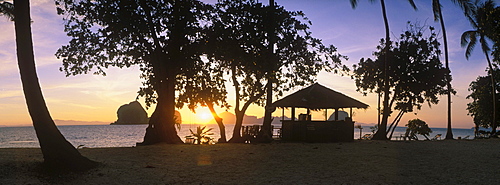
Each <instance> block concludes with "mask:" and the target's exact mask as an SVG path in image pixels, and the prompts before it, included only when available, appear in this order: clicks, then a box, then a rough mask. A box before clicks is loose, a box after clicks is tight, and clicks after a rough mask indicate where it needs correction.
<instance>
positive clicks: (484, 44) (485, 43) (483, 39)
mask: <svg viewBox="0 0 500 185" xmlns="http://www.w3.org/2000/svg"><path fill="white" fill-rule="evenodd" d="M479 43H481V49H482V50H483V53H484V54H486V55H489V53H490V51H491V48H490V45H489V44H488V41H486V37H485V36H484V35H481V37H480V38H479Z"/></svg>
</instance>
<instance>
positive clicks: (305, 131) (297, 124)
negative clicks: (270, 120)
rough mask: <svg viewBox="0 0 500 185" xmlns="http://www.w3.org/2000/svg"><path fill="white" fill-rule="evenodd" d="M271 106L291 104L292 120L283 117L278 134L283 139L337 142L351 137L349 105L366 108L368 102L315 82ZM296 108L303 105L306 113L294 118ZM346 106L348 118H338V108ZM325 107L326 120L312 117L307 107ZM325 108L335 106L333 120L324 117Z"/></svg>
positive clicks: (288, 105) (318, 108) (352, 137)
mask: <svg viewBox="0 0 500 185" xmlns="http://www.w3.org/2000/svg"><path fill="white" fill-rule="evenodd" d="M272 107H274V108H276V107H280V108H283V114H284V113H285V110H284V108H287V107H291V108H292V111H291V114H292V116H291V120H284V115H283V116H282V120H281V123H282V128H281V132H280V133H281V135H280V137H281V138H282V139H283V140H284V141H300V142H303V141H307V142H337V141H352V140H353V139H354V122H353V121H352V108H362V109H366V108H368V105H367V104H365V103H362V102H360V101H358V100H356V99H354V98H351V97H349V96H346V95H344V94H342V93H339V92H337V91H334V90H331V89H329V88H327V87H325V86H322V85H320V84H318V83H315V84H313V85H311V86H309V87H306V88H304V89H302V90H299V91H297V92H295V93H293V94H290V95H288V96H286V97H284V98H283V99H281V100H278V101H276V102H274V103H273V104H272ZM295 108H306V109H307V114H300V115H299V119H298V120H296V119H295ZM343 108H349V109H350V117H347V118H346V119H344V120H339V119H338V112H339V109H343ZM320 109H325V120H324V121H318V120H311V115H310V110H320ZM327 109H335V115H334V119H333V120H328V119H327V117H326V116H327V115H328V114H327V112H326V111H327Z"/></svg>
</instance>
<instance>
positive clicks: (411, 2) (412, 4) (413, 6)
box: [408, 0, 418, 10]
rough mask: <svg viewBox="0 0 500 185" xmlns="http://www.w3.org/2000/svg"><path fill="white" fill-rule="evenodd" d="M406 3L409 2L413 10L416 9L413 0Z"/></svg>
mask: <svg viewBox="0 0 500 185" xmlns="http://www.w3.org/2000/svg"><path fill="white" fill-rule="evenodd" d="M408 3H410V5H411V7H412V8H413V9H414V10H418V8H417V5H416V4H415V2H414V1H413V0H408Z"/></svg>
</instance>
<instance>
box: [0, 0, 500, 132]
mask: <svg viewBox="0 0 500 185" xmlns="http://www.w3.org/2000/svg"><path fill="white" fill-rule="evenodd" d="M206 2H209V3H213V2H214V1H213V0H212V1H206ZM263 2H264V3H267V1H263ZM415 2H416V4H417V7H418V9H419V10H418V11H413V10H412V8H411V7H410V5H409V4H408V3H407V1H394V0H390V1H387V2H386V3H387V12H388V18H389V24H390V28H391V32H392V36H391V37H392V38H396V36H397V35H399V34H400V33H401V32H402V31H403V30H404V29H405V27H406V22H407V21H419V22H421V24H423V23H426V24H428V25H431V26H434V27H435V28H436V30H437V31H440V27H439V25H438V23H436V22H434V20H433V17H432V16H433V14H432V8H431V1H423V0H416V1H415ZM276 3H278V4H280V5H282V6H284V7H285V8H286V9H288V10H302V11H303V12H304V13H305V14H306V16H307V17H308V18H309V19H310V20H311V21H312V23H313V25H312V26H311V31H312V32H313V36H315V37H316V38H320V39H322V40H323V42H324V43H325V44H333V45H335V46H336V47H337V48H338V49H339V52H340V53H341V54H343V55H347V56H348V57H349V60H345V61H343V62H344V64H346V65H348V66H350V67H352V65H353V64H356V63H357V62H358V61H359V59H360V58H363V57H364V58H368V57H372V52H373V51H375V49H376V46H377V45H378V43H379V40H380V38H382V37H384V33H385V32H384V26H383V20H382V15H381V10H380V4H379V2H378V1H375V3H370V2H369V1H359V3H358V7H357V8H356V9H354V10H353V9H352V8H351V5H350V3H349V0H336V1H331V0H311V1H303V0H276ZM442 3H443V6H444V9H443V11H444V12H443V14H444V18H445V23H446V25H447V31H448V37H449V38H448V39H449V41H448V42H449V45H450V48H449V50H450V62H451V63H450V67H451V70H452V75H453V82H452V84H453V87H454V88H455V89H456V90H457V94H456V95H455V96H453V100H452V101H453V113H452V114H453V126H454V127H456V128H471V127H473V122H472V118H471V117H470V116H468V115H467V110H466V105H467V103H468V102H470V100H467V99H466V96H467V95H468V94H470V92H468V91H467V89H468V86H469V84H470V82H471V81H473V80H475V79H476V78H477V77H478V76H479V75H483V76H484V75H486V72H485V69H486V66H487V65H486V60H485V59H484V55H483V54H482V53H481V51H480V49H481V48H480V47H476V48H475V51H474V53H473V54H472V57H471V58H470V59H469V60H466V59H465V56H464V52H465V49H463V48H461V47H460V36H461V34H462V33H463V32H464V31H467V30H470V29H471V27H470V25H469V23H468V21H467V20H466V19H465V17H464V16H463V14H462V13H461V10H460V9H459V8H458V6H455V5H454V4H452V3H450V1H442ZM497 3H499V2H497ZM31 5H32V9H31V14H32V19H33V21H34V22H33V24H32V32H33V37H34V45H35V57H36V63H37V67H38V69H37V70H38V76H39V79H40V82H41V85H42V90H43V92H44V96H45V99H46V101H47V105H48V107H49V109H50V111H51V114H52V117H53V118H54V119H55V120H74V122H71V124H108V123H111V122H114V121H116V119H117V118H116V111H117V109H118V107H119V106H121V105H123V104H126V103H129V102H131V101H134V100H135V98H136V96H137V93H136V92H137V91H138V89H139V87H140V86H141V80H140V79H139V74H140V71H139V67H137V66H132V67H130V68H124V69H117V68H110V69H108V70H107V73H108V75H107V76H95V75H91V74H88V75H79V76H71V77H65V75H64V73H62V72H60V71H59V67H60V66H61V61H60V60H58V59H57V58H56V57H55V56H54V53H55V52H56V50H57V49H58V48H59V47H61V46H62V45H65V44H67V42H68V41H69V38H68V37H67V36H66V34H65V33H64V31H63V22H62V17H60V16H58V15H57V14H56V9H55V5H54V2H53V1H52V0H33V1H32V2H31ZM0 28H1V29H0V125H1V126H19V125H30V124H31V120H30V117H29V115H28V112H27V108H26V104H25V101H24V97H23V93H22V87H21V82H20V77H19V71H18V68H17V61H16V55H15V53H16V51H15V36H14V25H13V23H12V22H10V21H8V20H7V19H6V18H0ZM441 58H444V56H441ZM442 60H444V59H442ZM317 81H318V82H319V83H320V84H322V85H324V86H327V87H329V88H331V89H334V90H336V91H339V92H341V93H344V94H346V95H348V96H351V97H353V98H356V99H358V100H360V101H362V102H364V103H366V104H368V105H370V108H368V109H366V110H355V111H354V112H355V116H354V120H355V121H356V122H357V123H366V124H370V123H376V122H377V116H376V114H377V111H376V107H377V98H376V96H375V95H374V94H369V95H368V96H363V95H362V94H361V93H359V92H356V86H355V84H354V80H352V79H351V78H350V77H349V76H344V77H341V76H338V75H336V74H332V73H326V72H321V73H320V75H319V76H318V77H317ZM228 89H229V90H230V91H229V95H228V98H229V100H228V101H229V103H230V104H232V105H234V95H233V94H234V92H233V91H232V89H233V87H232V86H228ZM297 90H300V87H297V88H296V89H294V90H293V91H290V92H287V93H285V95H288V94H290V93H293V92H295V91H297ZM440 99H441V102H440V103H439V104H438V105H433V106H432V107H431V108H430V107H429V106H428V105H427V104H425V105H424V106H423V108H422V110H419V111H416V112H414V113H408V114H406V115H405V116H404V117H403V119H402V122H401V124H405V123H406V122H407V121H408V120H409V119H414V118H420V119H422V120H424V121H426V122H427V123H428V124H429V125H430V126H431V127H443V128H444V127H446V120H447V118H446V97H445V96H442V97H441V98H440ZM139 101H140V102H141V104H143V105H144V99H139ZM152 110H154V107H153V108H150V109H149V110H148V113H149V115H151V113H152ZM179 111H180V112H181V114H182V118H183V121H184V123H202V122H207V121H209V120H210V118H211V117H210V116H207V114H208V109H207V108H199V109H198V110H197V113H198V114H193V113H192V112H191V111H189V110H188V109H187V108H183V109H181V110H179ZM218 111H219V112H222V111H224V110H218ZM229 111H230V112H233V110H229ZM263 111H264V109H263V108H262V107H257V106H252V107H251V108H250V109H249V110H248V111H247V114H248V115H253V116H257V117H262V116H263ZM331 112H333V111H332V110H330V111H329V113H331ZM299 113H300V111H299V112H297V114H299ZM285 114H286V115H287V116H289V112H288V111H286V113H285ZM274 115H275V116H281V110H280V109H277V111H276V112H275V113H274ZM323 118H324V115H323V112H317V113H313V119H323ZM58 123H60V124H68V122H63V121H58ZM227 124H228V123H227Z"/></svg>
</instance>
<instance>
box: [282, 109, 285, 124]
mask: <svg viewBox="0 0 500 185" xmlns="http://www.w3.org/2000/svg"><path fill="white" fill-rule="evenodd" d="M283 120H285V107H283V108H282V109H281V122H283Z"/></svg>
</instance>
